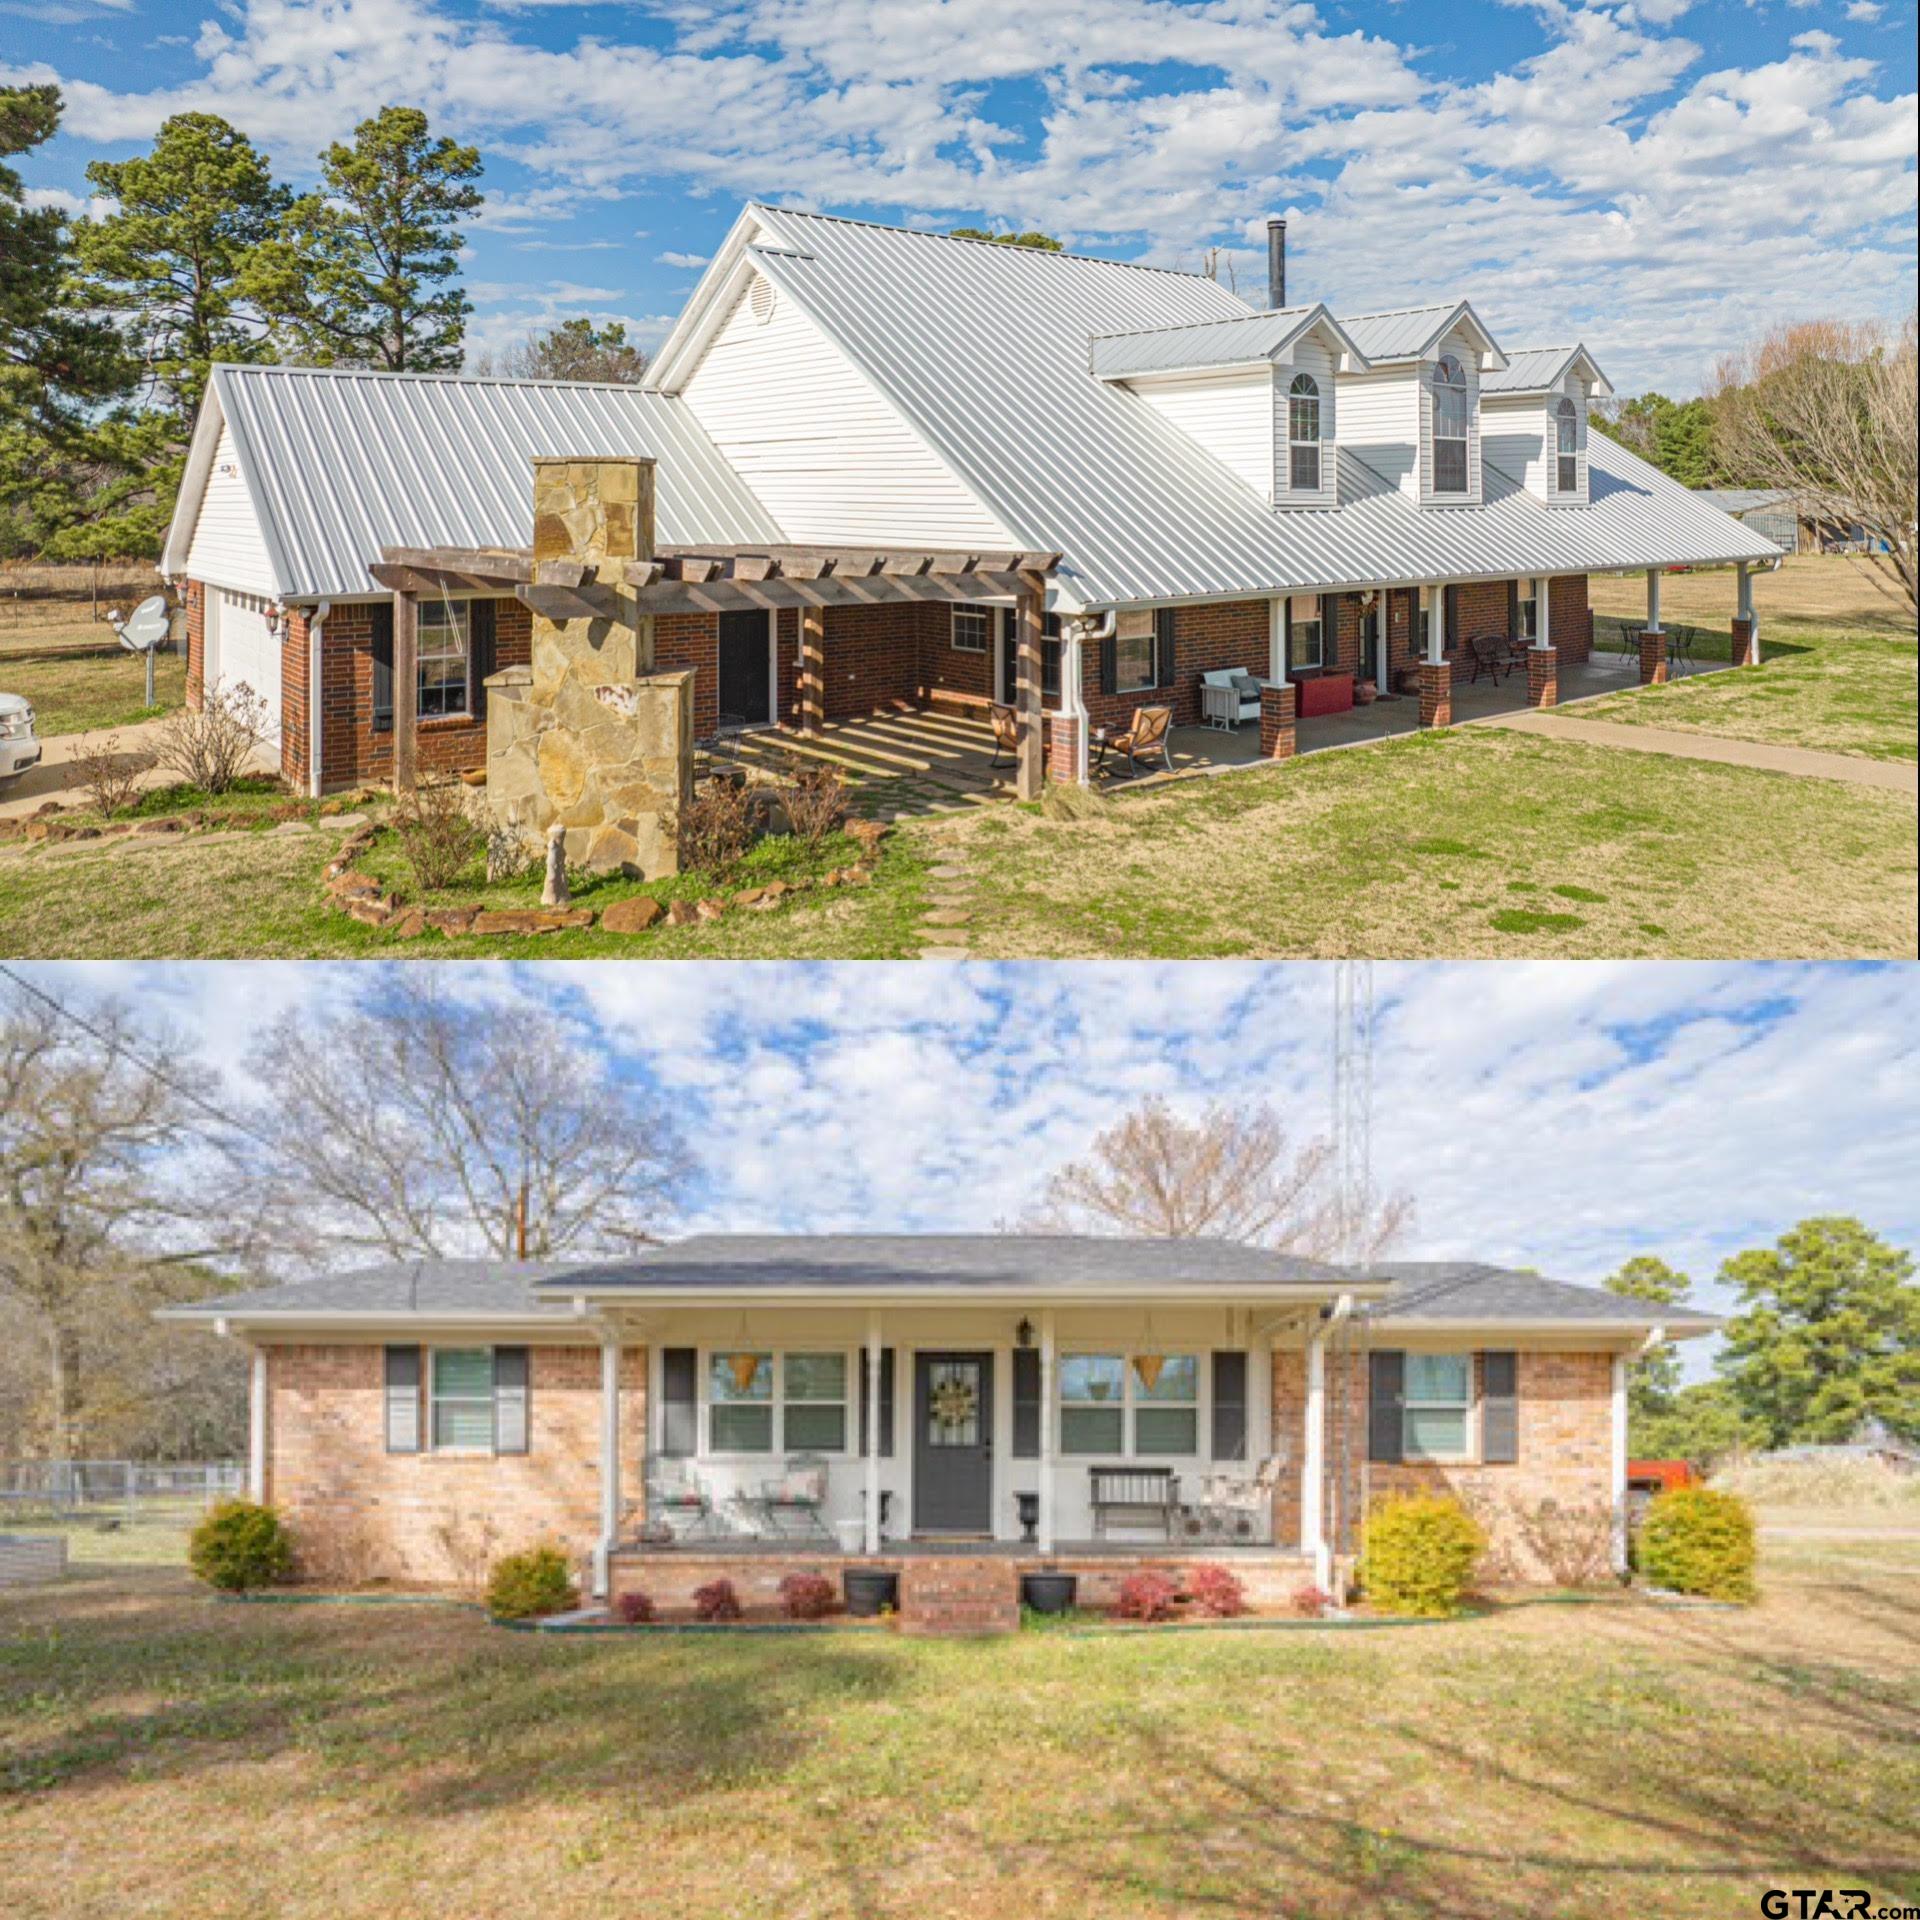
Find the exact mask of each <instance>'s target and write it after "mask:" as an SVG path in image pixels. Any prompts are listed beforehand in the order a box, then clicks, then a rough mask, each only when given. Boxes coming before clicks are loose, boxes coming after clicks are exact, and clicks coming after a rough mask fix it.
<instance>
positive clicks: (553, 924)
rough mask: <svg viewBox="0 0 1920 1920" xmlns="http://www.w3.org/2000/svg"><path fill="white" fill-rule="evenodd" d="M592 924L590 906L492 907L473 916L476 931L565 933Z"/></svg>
mask: <svg viewBox="0 0 1920 1920" xmlns="http://www.w3.org/2000/svg"><path fill="white" fill-rule="evenodd" d="M592 925H593V909H592V908H591V907H570V908H569V907H489V908H487V909H485V910H484V911H483V912H480V913H477V914H475V915H474V917H473V927H472V931H473V932H474V933H476V934H483V935H484V934H511V935H515V936H524V935H527V934H534V933H563V932H565V931H566V930H567V929H568V928H570V927H590V926H592Z"/></svg>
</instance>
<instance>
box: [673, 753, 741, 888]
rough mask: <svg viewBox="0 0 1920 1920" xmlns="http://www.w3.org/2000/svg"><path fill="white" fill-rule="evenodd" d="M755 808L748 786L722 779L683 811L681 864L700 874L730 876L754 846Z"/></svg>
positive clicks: (715, 781) (707, 787)
mask: <svg viewBox="0 0 1920 1920" xmlns="http://www.w3.org/2000/svg"><path fill="white" fill-rule="evenodd" d="M753 813H754V806H753V800H752V797H751V795H750V794H749V793H748V791H747V787H746V783H745V782H744V781H740V780H734V779H729V778H728V777H727V776H725V775H724V774H723V775H720V776H718V777H716V778H714V779H712V780H709V781H708V782H707V784H706V785H705V786H704V787H702V788H701V789H700V791H699V792H698V793H697V794H695V795H694V797H693V799H692V800H691V801H690V802H689V803H688V804H687V805H686V806H684V807H682V808H681V809H680V864H681V866H682V867H684V868H688V869H691V870H693V871H695V872H699V873H711V874H716V875H718V874H726V873H731V872H732V871H733V869H734V868H735V867H737V866H738V865H739V864H740V861H741V858H742V856H743V855H744V854H745V853H746V851H747V849H748V848H749V847H750V846H752V845H753Z"/></svg>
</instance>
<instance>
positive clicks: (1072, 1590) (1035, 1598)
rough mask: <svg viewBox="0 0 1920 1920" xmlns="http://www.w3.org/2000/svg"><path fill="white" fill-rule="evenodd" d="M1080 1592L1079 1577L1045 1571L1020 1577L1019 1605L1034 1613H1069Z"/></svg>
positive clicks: (1072, 1574) (1071, 1574) (1024, 1574)
mask: <svg viewBox="0 0 1920 1920" xmlns="http://www.w3.org/2000/svg"><path fill="white" fill-rule="evenodd" d="M1079 1592H1080V1576H1079V1575H1078V1574H1074V1573H1057V1572H1052V1571H1045V1572H1039V1573H1023V1574H1022V1575H1021V1576H1020V1604H1021V1605H1022V1606H1023V1607H1029V1608H1031V1609H1032V1610H1033V1611H1034V1612H1035V1613H1071V1612H1072V1611H1073V1603H1074V1601H1075V1599H1076V1598H1077V1597H1078V1595H1079Z"/></svg>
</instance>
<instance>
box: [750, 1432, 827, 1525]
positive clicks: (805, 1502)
mask: <svg viewBox="0 0 1920 1920" xmlns="http://www.w3.org/2000/svg"><path fill="white" fill-rule="evenodd" d="M753 1505H754V1507H755V1509H756V1510H757V1511H758V1513H759V1514H760V1516H761V1518H762V1519H763V1520H764V1522H765V1526H766V1531H767V1533H768V1535H769V1536H771V1537H773V1538H776V1539H782V1540H794V1539H797V1540H815V1539H818V1540H825V1541H828V1542H831V1541H832V1539H833V1529H832V1528H831V1527H830V1526H828V1525H827V1518H826V1507H827V1462H826V1458H825V1456H824V1455H822V1454H818V1453H793V1454H789V1455H788V1456H787V1464H786V1467H785V1469H784V1470H783V1471H782V1473H781V1474H780V1476H779V1478H778V1479H775V1480H769V1481H767V1482H766V1483H765V1484H764V1485H763V1486H762V1487H761V1489H760V1491H759V1492H758V1493H757V1494H755V1495H754V1496H753Z"/></svg>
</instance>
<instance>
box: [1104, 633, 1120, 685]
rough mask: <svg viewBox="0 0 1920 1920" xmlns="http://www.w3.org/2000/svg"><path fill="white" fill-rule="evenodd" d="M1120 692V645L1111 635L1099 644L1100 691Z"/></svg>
mask: <svg viewBox="0 0 1920 1920" xmlns="http://www.w3.org/2000/svg"><path fill="white" fill-rule="evenodd" d="M1119 690H1120V643H1119V642H1118V641H1117V640H1115V639H1114V637H1113V635H1112V634H1108V635H1107V637H1106V638H1105V639H1104V640H1102V641H1101V642H1100V691H1101V692H1102V693H1117V692H1119Z"/></svg>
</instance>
